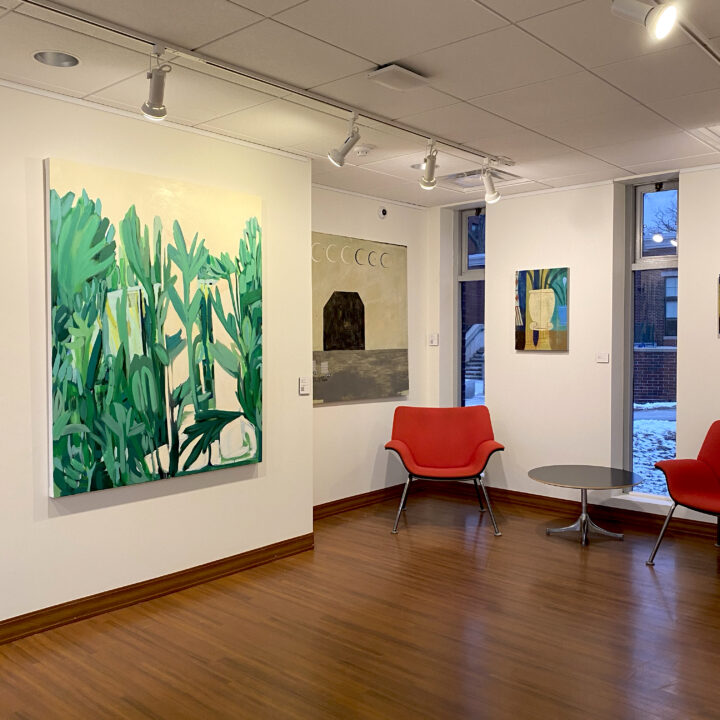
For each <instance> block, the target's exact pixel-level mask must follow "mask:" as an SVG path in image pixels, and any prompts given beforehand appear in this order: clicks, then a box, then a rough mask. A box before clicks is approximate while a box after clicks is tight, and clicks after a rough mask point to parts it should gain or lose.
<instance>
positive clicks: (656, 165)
mask: <svg viewBox="0 0 720 720" xmlns="http://www.w3.org/2000/svg"><path fill="white" fill-rule="evenodd" d="M719 163H720V153H718V152H713V153H708V154H707V155H698V156H695V157H688V158H681V159H679V160H677V159H676V160H655V161H653V162H648V163H638V164H637V165H628V168H627V169H628V170H629V171H630V172H631V173H633V174H636V175H644V174H646V173H656V172H673V171H677V170H683V169H684V168H696V167H703V166H704V165H717V164H719Z"/></svg>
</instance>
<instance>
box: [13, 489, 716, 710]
mask: <svg viewBox="0 0 720 720" xmlns="http://www.w3.org/2000/svg"><path fill="white" fill-rule="evenodd" d="M496 507H497V516H498V522H499V524H500V528H501V530H502V532H503V536H502V537H497V538H496V537H494V536H493V534H492V532H491V529H490V526H489V518H487V517H486V516H485V515H483V516H481V515H480V514H479V513H478V512H477V506H476V505H475V504H474V503H473V502H472V500H471V499H469V498H449V497H447V496H440V495H433V494H431V493H419V494H417V495H414V496H411V498H410V502H409V506H408V511H407V513H406V514H405V515H406V517H405V518H404V520H403V522H402V524H401V527H400V533H399V534H398V535H391V534H390V532H389V530H390V527H391V525H392V518H393V515H394V510H395V503H394V502H386V503H382V504H379V505H375V506H371V507H368V508H363V509H360V510H355V511H352V512H348V513H345V514H343V515H337V516H334V517H330V518H326V519H324V520H321V521H319V522H317V523H316V526H315V533H316V534H315V539H316V549H315V550H314V551H312V552H307V553H303V554H302V555H297V556H295V557H292V558H287V559H284V560H279V561H277V562H275V563H272V564H270V565H265V566H262V567H258V568H255V569H252V570H248V571H246V572H243V573H240V574H238V575H235V576H232V577H228V578H225V579H222V580H218V581H214V582H212V583H208V584H206V585H203V586H199V587H196V588H192V589H190V590H186V591H183V592H180V593H176V594H174V595H171V596H167V597H164V598H160V599H158V600H153V601H149V602H146V603H143V604H140V605H136V606H134V607H131V608H127V609H124V610H119V611H116V612H112V613H108V614H106V615H103V616H100V617H97V618H93V619H90V620H85V621H83V622H79V623H75V624H73V625H68V626H66V627H63V628H60V629H57V630H53V631H49V632H47V633H44V634H40V635H35V636H33V637H29V638H26V639H24V640H20V641H17V642H15V643H12V644H10V645H5V646H3V647H0V717H1V718H3V720H4V719H5V718H16V719H23V720H29V719H35V718H41V719H42V720H50V719H54V718H63V719H64V718H72V719H73V720H74V719H76V718H77V719H84V718H92V719H93V720H99V719H101V718H163V719H165V718H171V719H172V720H182V719H184V718H193V719H198V718H203V719H204V718H233V720H236V719H238V718H253V719H254V720H258V719H260V720H261V719H264V718H309V719H312V720H323V719H325V718H333V719H334V718H342V719H343V720H345V719H349V718H382V719H383V720H386V719H405V718H413V719H416V718H432V719H433V720H438V719H444V718H448V719H450V718H473V719H476V718H489V719H491V720H503V719H505V718H512V719H513V720H517V719H524V718H531V719H535V718H537V719H538V720H546V719H554V718H558V719H559V720H571V719H573V718H583V719H586V718H590V719H592V718H597V719H598V720H599V719H601V718H602V719H603V720H607V719H612V720H622V719H624V718H638V719H641V720H657V719H658V718H672V719H673V720H678V719H682V720H686V719H697V720H699V719H701V718H702V719H703V720H710V719H711V718H720V677H719V676H720V551H719V550H717V549H716V548H715V547H713V543H712V541H711V540H708V539H707V538H704V539H702V538H697V537H692V536H682V537H681V536H680V535H678V534H676V535H673V534H672V533H670V534H669V535H668V537H667V539H666V541H665V543H664V545H663V546H662V547H661V549H660V552H659V554H658V558H657V564H656V566H655V568H654V569H651V568H648V567H646V566H645V559H646V557H647V555H648V552H649V550H650V548H651V546H652V542H653V540H654V537H653V536H651V535H650V534H649V533H647V532H643V531H640V530H637V529H635V530H633V529H632V528H625V530H626V539H625V541H624V542H619V541H616V540H597V541H592V542H591V544H590V546H589V547H582V546H581V545H580V544H579V543H578V542H577V541H576V540H575V539H573V538H571V537H569V536H568V537H558V536H556V537H547V536H546V535H545V532H544V531H545V527H546V525H548V524H549V525H553V524H554V525H561V524H565V523H566V521H568V520H570V519H574V518H569V517H567V516H566V517H547V511H545V512H543V511H540V510H537V509H533V508H527V507H523V506H518V505H510V504H498V505H497V506H496ZM658 524H659V523H658ZM608 529H618V528H613V527H612V526H610V525H608Z"/></svg>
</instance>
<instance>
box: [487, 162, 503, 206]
mask: <svg viewBox="0 0 720 720" xmlns="http://www.w3.org/2000/svg"><path fill="white" fill-rule="evenodd" d="M482 180H483V185H485V202H486V203H487V204H488V205H492V204H493V203H496V202H497V201H498V200H499V199H500V198H501V197H502V196H501V195H500V193H499V192H498V191H497V190H496V189H495V181H494V180H493V176H492V175H491V174H490V170H489V169H488V168H486V169H485V170H484V171H483V174H482Z"/></svg>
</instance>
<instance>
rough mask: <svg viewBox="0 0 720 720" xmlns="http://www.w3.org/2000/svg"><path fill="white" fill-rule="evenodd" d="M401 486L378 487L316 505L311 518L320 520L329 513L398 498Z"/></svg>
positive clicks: (332, 513)
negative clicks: (377, 488)
mask: <svg viewBox="0 0 720 720" xmlns="http://www.w3.org/2000/svg"><path fill="white" fill-rule="evenodd" d="M403 486H404V484H400V485H390V487H385V488H380V489H379V490H371V491H370V492H366V493H360V494H359V495H351V496H350V497H346V498H340V500H331V501H330V502H326V503H322V504H321V505H316V506H315V507H314V508H313V520H320V518H325V517H330V515H338V514H340V513H344V512H348V510H357V508H361V507H366V506H367V505H375V503H380V502H384V501H385V500H391V499H392V498H399V497H400V495H401V493H402V489H403Z"/></svg>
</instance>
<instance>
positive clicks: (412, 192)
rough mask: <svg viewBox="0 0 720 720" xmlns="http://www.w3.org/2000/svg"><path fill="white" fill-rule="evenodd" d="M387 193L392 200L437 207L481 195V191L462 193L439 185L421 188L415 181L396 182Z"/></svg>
mask: <svg viewBox="0 0 720 720" xmlns="http://www.w3.org/2000/svg"><path fill="white" fill-rule="evenodd" d="M389 194H390V196H391V197H390V199H392V200H398V201H400V202H406V203H412V204H414V205H421V206H422V207H438V206H439V205H451V204H455V203H465V202H471V201H473V200H478V201H479V200H480V198H481V197H482V192H473V193H464V192H459V191H456V190H448V189H447V188H442V187H439V186H436V187H434V188H433V189H432V190H423V189H422V188H421V187H420V183H419V182H417V181H416V182H409V183H396V184H395V185H394V186H393V187H392V189H391V190H390V193H389Z"/></svg>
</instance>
